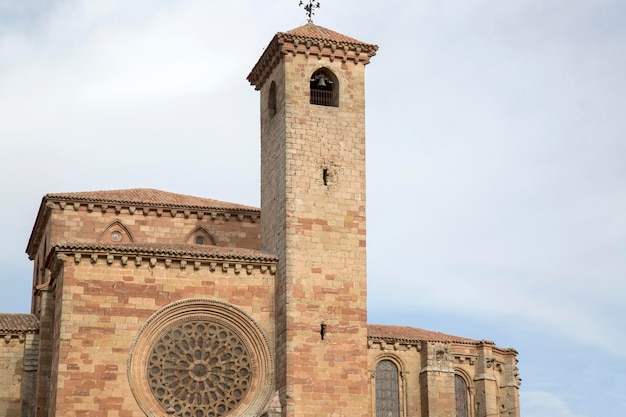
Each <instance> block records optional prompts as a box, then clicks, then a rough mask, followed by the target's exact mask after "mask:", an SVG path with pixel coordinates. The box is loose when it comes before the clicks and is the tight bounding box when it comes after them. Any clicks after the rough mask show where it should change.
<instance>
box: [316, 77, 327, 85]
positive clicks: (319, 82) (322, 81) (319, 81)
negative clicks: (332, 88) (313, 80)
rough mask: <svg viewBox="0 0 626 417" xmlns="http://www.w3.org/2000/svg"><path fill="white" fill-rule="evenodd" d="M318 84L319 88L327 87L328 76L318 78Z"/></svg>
mask: <svg viewBox="0 0 626 417" xmlns="http://www.w3.org/2000/svg"><path fill="white" fill-rule="evenodd" d="M317 86H318V87H319V88H324V87H326V77H324V76H321V77H320V78H319V79H318V80H317Z"/></svg>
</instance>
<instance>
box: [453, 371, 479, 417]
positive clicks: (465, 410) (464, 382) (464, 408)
mask: <svg viewBox="0 0 626 417" xmlns="http://www.w3.org/2000/svg"><path fill="white" fill-rule="evenodd" d="M474 391H475V389H474V381H473V380H472V378H471V376H470V375H469V374H468V373H467V372H466V371H465V370H464V369H462V368H457V367H455V368H454V401H455V410H456V416H457V417H472V416H473V415H474V412H473V411H474V407H472V404H474Z"/></svg>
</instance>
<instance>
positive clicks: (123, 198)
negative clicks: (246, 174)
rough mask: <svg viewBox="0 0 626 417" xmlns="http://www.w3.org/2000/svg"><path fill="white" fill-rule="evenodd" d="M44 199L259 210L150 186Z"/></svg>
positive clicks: (86, 192) (61, 195)
mask: <svg viewBox="0 0 626 417" xmlns="http://www.w3.org/2000/svg"><path fill="white" fill-rule="evenodd" d="M44 200H64V201H77V202H82V201H93V202H99V203H110V204H147V205H159V206H164V207H190V208H191V207H193V208H200V207H202V208H205V209H209V208H217V209H235V210H250V211H259V209H258V208H257V207H252V206H245V205H242V204H235V203H228V202H225V201H219V200H213V199H210V198H201V197H194V196H190V195H185V194H175V193H170V192H167V191H161V190H154V189H151V188H131V189H127V190H109V191H85V192H74V193H51V194H46V195H45V196H44Z"/></svg>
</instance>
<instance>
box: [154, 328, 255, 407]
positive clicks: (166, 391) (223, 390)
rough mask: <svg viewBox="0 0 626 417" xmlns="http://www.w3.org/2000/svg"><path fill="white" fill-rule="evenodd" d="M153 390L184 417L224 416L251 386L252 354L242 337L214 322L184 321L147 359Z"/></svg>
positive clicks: (167, 331) (161, 339)
mask: <svg viewBox="0 0 626 417" xmlns="http://www.w3.org/2000/svg"><path fill="white" fill-rule="evenodd" d="M147 366H148V369H147V376H148V380H149V385H150V389H151V390H152V393H153V394H154V396H155V397H156V399H157V401H159V403H161V404H162V405H163V407H167V406H171V407H173V408H174V409H175V410H176V414H178V415H182V416H193V417H202V416H223V415H226V414H228V413H229V412H230V411H232V410H234V409H235V408H237V406H238V405H239V404H240V403H241V401H242V400H243V399H244V397H245V395H246V394H247V392H248V390H249V388H250V381H251V375H252V368H251V361H250V354H249V352H248V349H247V348H246V346H245V345H244V343H243V342H242V341H241V339H240V338H239V336H237V335H236V334H235V333H233V332H232V331H231V330H230V329H228V328H226V327H224V326H222V325H220V324H218V323H213V322H210V321H204V320H202V321H193V322H184V323H181V324H179V325H176V326H173V327H171V328H169V329H167V330H166V331H165V332H163V334H162V335H161V336H160V337H159V338H158V339H157V341H156V343H155V344H154V347H153V348H152V351H151V352H150V357H149V361H148V364H147Z"/></svg>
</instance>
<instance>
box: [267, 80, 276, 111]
mask: <svg viewBox="0 0 626 417" xmlns="http://www.w3.org/2000/svg"><path fill="white" fill-rule="evenodd" d="M267 110H268V112H269V114H270V117H274V115H275V114H276V83H275V82H274V81H272V84H271V85H270V92H269V96H268V97H267Z"/></svg>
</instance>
